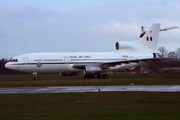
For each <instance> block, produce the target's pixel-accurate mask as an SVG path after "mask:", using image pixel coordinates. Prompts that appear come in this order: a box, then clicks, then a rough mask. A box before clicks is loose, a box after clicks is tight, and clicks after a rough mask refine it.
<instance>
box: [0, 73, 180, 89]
mask: <svg viewBox="0 0 180 120" xmlns="http://www.w3.org/2000/svg"><path fill="white" fill-rule="evenodd" d="M38 77H39V80H37V81H34V80H33V75H10V76H8V75H5V76H4V75H3V76H0V87H26V86H79V85H81V86H87V85H130V84H131V83H134V84H135V85H180V74H112V75H110V78H108V79H84V78H83V75H79V76H70V77H62V76H59V75H56V74H50V75H38Z"/></svg>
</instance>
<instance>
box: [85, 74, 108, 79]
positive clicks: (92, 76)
mask: <svg viewBox="0 0 180 120" xmlns="http://www.w3.org/2000/svg"><path fill="white" fill-rule="evenodd" d="M84 78H95V76H94V75H84ZM97 78H109V75H108V74H99V75H97Z"/></svg>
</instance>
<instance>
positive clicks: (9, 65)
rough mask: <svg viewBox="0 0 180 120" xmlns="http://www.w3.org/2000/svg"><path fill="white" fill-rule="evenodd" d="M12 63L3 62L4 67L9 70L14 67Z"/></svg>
mask: <svg viewBox="0 0 180 120" xmlns="http://www.w3.org/2000/svg"><path fill="white" fill-rule="evenodd" d="M14 67H15V66H14V65H12V64H10V63H6V64H5V68H7V69H11V70H13V69H14Z"/></svg>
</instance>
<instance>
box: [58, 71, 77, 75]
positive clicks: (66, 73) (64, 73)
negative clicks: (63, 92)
mask: <svg viewBox="0 0 180 120" xmlns="http://www.w3.org/2000/svg"><path fill="white" fill-rule="evenodd" d="M59 74H60V75H61V76H73V75H78V72H60V73H59Z"/></svg>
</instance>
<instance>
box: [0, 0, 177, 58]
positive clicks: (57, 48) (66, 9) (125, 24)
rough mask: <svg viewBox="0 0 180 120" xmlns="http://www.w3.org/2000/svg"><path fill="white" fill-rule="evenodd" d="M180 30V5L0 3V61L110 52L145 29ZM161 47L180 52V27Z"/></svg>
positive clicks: (103, 0) (165, 1)
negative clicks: (48, 54)
mask: <svg viewBox="0 0 180 120" xmlns="http://www.w3.org/2000/svg"><path fill="white" fill-rule="evenodd" d="M153 23H161V28H164V27H170V26H179V27H180V0H0V59H1V58H7V59H9V58H11V57H13V56H16V55H19V54H24V53H32V52H71V51H78V52H111V51H115V47H114V46H115V42H117V41H135V40H139V39H140V38H139V35H140V26H142V25H143V26H144V27H145V29H148V28H149V27H150V26H151V25H152V24H153ZM158 46H164V47H165V48H166V49H167V50H168V51H169V52H170V51H175V50H177V48H179V47H180V28H179V29H176V30H171V31H167V32H160V36H159V43H158Z"/></svg>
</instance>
